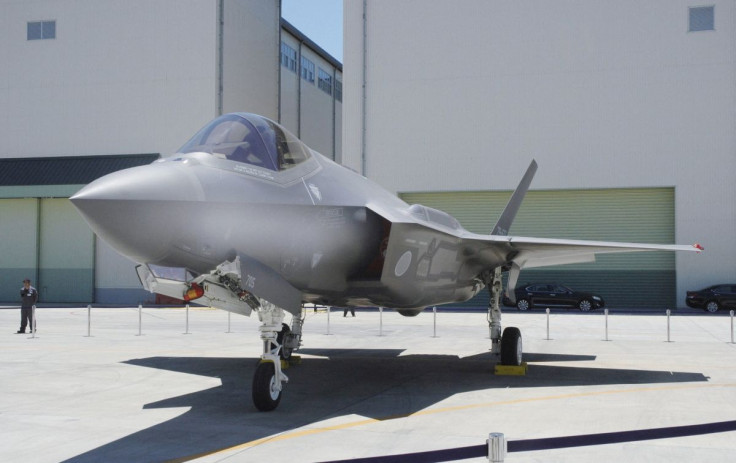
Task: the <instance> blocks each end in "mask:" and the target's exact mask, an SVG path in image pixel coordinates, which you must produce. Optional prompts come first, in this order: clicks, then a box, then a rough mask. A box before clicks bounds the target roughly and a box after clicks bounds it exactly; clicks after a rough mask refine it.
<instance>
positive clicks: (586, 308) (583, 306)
mask: <svg viewBox="0 0 736 463" xmlns="http://www.w3.org/2000/svg"><path fill="white" fill-rule="evenodd" d="M592 308H593V303H592V302H591V301H590V299H583V300H582V301H580V302H579V303H578V309H580V311H581V312H590V310H591V309H592Z"/></svg>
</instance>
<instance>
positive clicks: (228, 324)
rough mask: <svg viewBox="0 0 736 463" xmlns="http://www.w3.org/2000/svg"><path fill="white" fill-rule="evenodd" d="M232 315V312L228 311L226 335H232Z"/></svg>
mask: <svg viewBox="0 0 736 463" xmlns="http://www.w3.org/2000/svg"><path fill="white" fill-rule="evenodd" d="M230 314H231V312H230V311H229V310H228V311H227V331H226V333H230Z"/></svg>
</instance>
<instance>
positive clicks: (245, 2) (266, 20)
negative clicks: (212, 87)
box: [222, 0, 281, 120]
mask: <svg viewBox="0 0 736 463" xmlns="http://www.w3.org/2000/svg"><path fill="white" fill-rule="evenodd" d="M280 19H281V14H280V11H279V6H278V2H264V1H262V0H226V1H225V2H224V20H225V26H224V38H223V39H224V40H223V71H224V72H223V90H224V94H223V100H222V102H223V110H222V112H223V114H224V113H230V112H249V113H256V114H261V115H263V116H266V117H268V118H271V119H273V120H278V95H279V93H278V92H279V87H278V81H279V62H278V56H279V29H280V25H279V23H280Z"/></svg>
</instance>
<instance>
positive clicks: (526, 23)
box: [343, 0, 736, 303]
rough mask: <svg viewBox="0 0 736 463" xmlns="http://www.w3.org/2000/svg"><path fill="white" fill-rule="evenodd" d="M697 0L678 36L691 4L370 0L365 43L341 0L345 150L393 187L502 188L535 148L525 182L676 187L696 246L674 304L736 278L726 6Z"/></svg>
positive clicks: (734, 126)
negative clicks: (703, 15) (709, 8)
mask: <svg viewBox="0 0 736 463" xmlns="http://www.w3.org/2000/svg"><path fill="white" fill-rule="evenodd" d="M709 4H711V5H715V30H714V31H705V32H688V7H689V6H700V5H701V4H700V3H698V2H692V1H690V2H688V1H682V0H657V1H650V2H645V3H641V2H635V1H631V0H630V1H623V2H620V1H619V2H613V1H607V0H598V1H583V0H576V1H573V0H570V1H561V2H549V3H544V2H538V1H532V0H522V1H518V2H505V1H493V2H489V1H483V0H467V1H463V2H454V1H436V2H432V3H431V4H427V3H426V2H422V1H420V0H400V1H391V2H388V1H386V0H368V1H367V2H366V5H367V10H366V11H365V18H366V22H365V31H366V33H365V36H366V39H365V42H364V40H363V30H364V23H363V13H364V12H363V2H345V25H344V30H345V63H344V65H345V70H346V73H345V87H346V89H347V90H348V91H346V93H345V100H344V101H345V113H344V118H345V121H346V125H345V128H344V134H343V135H344V144H345V148H344V151H345V158H344V161H345V163H346V164H349V165H350V166H352V167H354V168H356V170H358V171H361V170H362V162H363V160H362V157H363V153H364V154H365V174H366V175H367V176H368V177H370V178H372V179H373V180H375V181H377V182H378V183H380V184H382V185H384V186H385V187H387V188H388V189H389V190H392V191H395V192H401V191H455V190H504V189H512V188H514V187H515V184H516V182H518V179H519V178H520V177H521V174H522V173H523V172H524V169H525V167H526V166H527V165H528V163H529V161H530V160H531V159H532V158H536V159H537V161H538V162H539V166H540V169H539V172H538V174H537V176H536V178H535V181H534V184H533V185H532V188H535V189H548V190H554V189H569V188H573V189H576V188H577V189H586V188H640V187H673V188H674V189H675V217H676V221H675V226H674V227H675V237H676V240H677V242H678V243H692V242H696V241H697V242H701V243H703V244H704V245H705V247H706V252H705V253H703V254H702V255H697V256H696V255H682V254H678V255H677V257H676V260H677V283H678V301H679V302H680V303H682V300H683V298H684V291H685V290H686V289H690V288H696V287H699V286H705V285H707V284H711V283H717V282H720V281H731V280H734V279H736V246H734V238H736V236H735V232H734V230H736V228H735V227H734V226H735V225H736V200H735V199H734V198H736V182H733V179H732V177H733V175H732V172H733V171H734V170H735V168H736V135H734V134H736V113H735V112H734V111H733V106H734V102H736V27H735V26H736V20H735V18H736V4H735V2H733V1H732V0H716V1H713V2H709ZM393 31H401V37H400V39H397V36H396V34H394V33H392V32H393ZM364 50H365V54H364ZM363 62H365V63H366V66H365V67H364V66H363ZM364 84H365V107H364V104H363V103H364V101H363V91H362V88H363V85H364ZM364 116H365V117H364ZM363 128H365V139H364V138H363ZM704 185H707V187H704ZM580 238H584V237H583V236H581V237H580Z"/></svg>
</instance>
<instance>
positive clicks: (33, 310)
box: [31, 304, 36, 338]
mask: <svg viewBox="0 0 736 463" xmlns="http://www.w3.org/2000/svg"><path fill="white" fill-rule="evenodd" d="M35 337H36V304H33V305H32V306H31V338H35Z"/></svg>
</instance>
